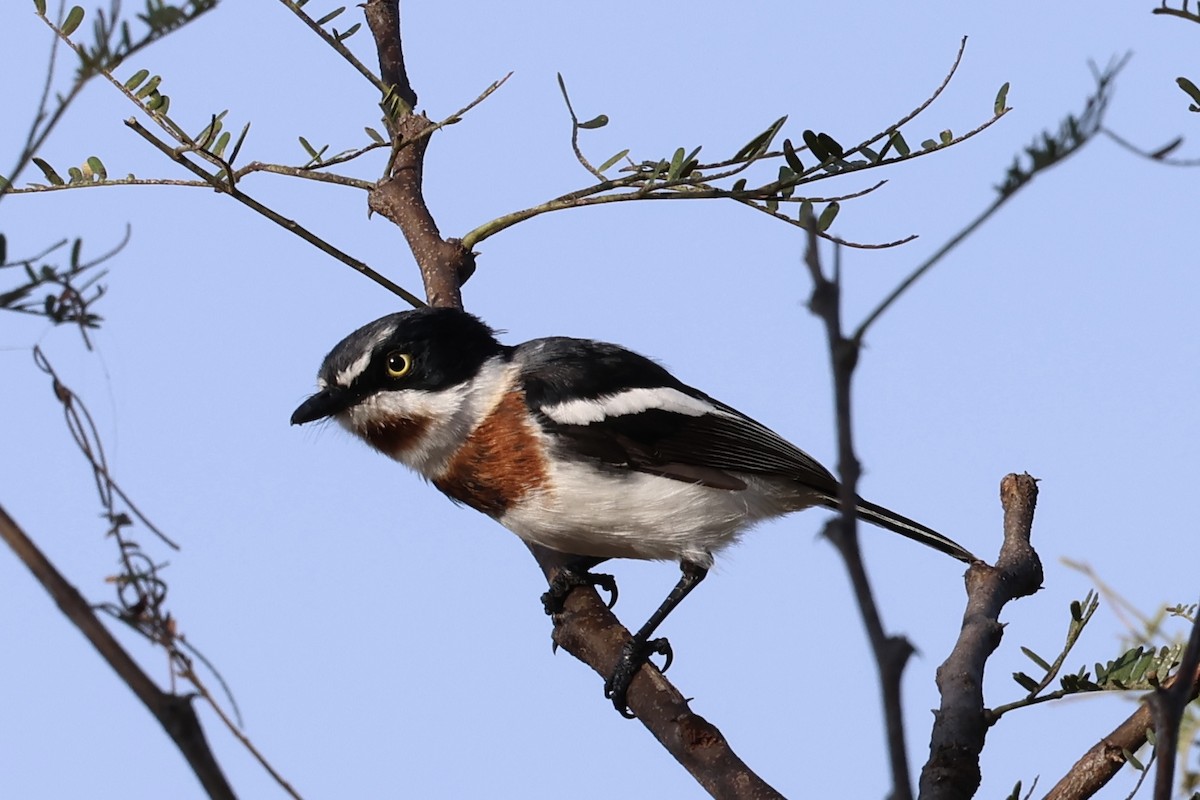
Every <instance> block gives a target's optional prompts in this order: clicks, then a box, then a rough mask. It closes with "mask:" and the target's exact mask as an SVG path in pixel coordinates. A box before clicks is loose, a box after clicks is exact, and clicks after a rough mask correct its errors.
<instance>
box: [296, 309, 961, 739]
mask: <svg viewBox="0 0 1200 800" xmlns="http://www.w3.org/2000/svg"><path fill="white" fill-rule="evenodd" d="M324 419H333V420H336V421H337V422H338V423H340V424H341V425H342V426H343V427H344V428H346V429H347V430H349V431H350V432H351V433H352V434H354V435H355V436H357V437H359V438H360V439H362V440H363V441H365V442H366V443H367V444H368V445H370V446H371V447H372V448H374V449H375V450H378V451H379V452H381V453H382V454H384V455H386V456H389V457H390V458H392V459H394V460H396V461H399V462H401V463H402V464H404V465H405V466H407V467H409V468H411V469H412V470H414V471H415V472H416V473H418V474H419V475H420V476H422V477H423V478H425V479H426V480H428V481H429V482H431V483H432V484H433V485H434V486H435V487H436V488H437V489H439V490H440V491H441V492H442V493H444V494H445V495H447V496H448V497H450V499H452V500H453V501H455V502H456V503H460V504H462V505H466V506H469V507H471V508H473V509H475V510H477V511H480V512H482V513H484V514H486V515H487V516H489V517H491V518H492V519H494V520H496V521H497V522H499V523H500V524H501V525H503V526H504V527H506V528H508V529H509V530H510V531H512V532H513V533H515V534H516V535H517V536H519V537H520V538H521V539H523V540H524V541H525V542H527V543H532V544H537V545H541V546H542V547H546V548H550V549H551V550H555V551H558V552H560V553H562V554H565V555H566V556H568V558H567V559H566V560H565V563H566V567H565V568H564V569H562V570H560V571H559V573H558V575H557V577H555V578H554V579H553V580H552V581H551V584H550V590H549V591H548V592H547V593H546V594H545V595H544V596H543V601H544V603H545V605H546V610H547V613H551V614H553V613H558V612H561V610H562V603H563V601H564V599H565V597H566V595H567V594H568V593H569V592H570V591H571V590H572V589H573V588H574V587H575V586H577V585H584V584H587V585H597V586H600V587H601V588H605V589H607V590H608V591H609V593H610V595H611V599H610V601H609V605H610V607H611V605H612V604H613V603H615V601H616V584H615V582H614V581H613V579H612V577H611V576H608V575H601V574H597V573H593V572H592V569H593V568H594V567H596V566H598V565H599V564H601V563H602V562H604V561H606V560H608V559H614V558H627V559H643V560H661V561H674V562H677V563H678V564H679V566H680V570H681V576H680V578H679V581H678V583H677V584H676V585H675V587H674V588H673V589H672V590H671V592H670V593H669V594H668V596H667V598H666V599H665V600H664V601H663V603H662V604H661V605H660V606H659V607H658V608H657V609H656V610H655V612H654V613H653V614H652V615H651V617H650V619H648V620H647V622H646V624H645V625H643V626H642V627H641V628H640V629H639V630H638V631H637V633H635V634H634V635H633V636H632V638H631V639H630V640H629V641H628V642H627V643H626V644H625V646H624V647H623V649H622V652H621V655H620V657H619V659H618V661H617V664H616V667H615V668H614V670H613V672H612V674H611V675H610V676H609V677H608V679H607V680H606V681H605V695H606V697H607V698H609V699H610V700H611V701H612V702H613V705H614V706H615V707H616V709H617V710H618V711H619V712H620V713H621V714H622V715H624V716H626V717H630V718H632V716H633V714H632V713H631V712H630V711H629V709H628V707H627V693H628V690H629V684H630V682H631V681H632V680H633V677H634V676H635V675H636V673H637V672H638V670H639V669H640V668H641V667H642V665H644V664H645V663H646V661H647V660H648V659H649V658H650V656H651V655H653V654H659V655H662V656H664V659H665V663H664V666H663V667H662V669H664V670H665V669H666V668H667V667H668V666H669V665H670V662H671V660H672V658H673V652H672V650H671V647H670V644H669V642H668V641H667V640H666V639H664V638H658V639H652V638H651V637H652V636H653V635H654V633H655V632H656V630H657V629H658V627H659V626H660V625H661V624H662V622H663V621H664V620H665V619H666V617H667V615H668V614H670V613H671V611H672V610H673V609H674V608H675V607H676V606H678V605H679V603H680V602H681V601H682V600H683V599H684V598H685V597H686V596H687V595H688V593H690V592H691V591H692V590H693V589H694V588H695V587H696V585H698V584H699V583H700V582H701V581H702V580H703V579H704V577H705V575H707V573H708V570H709V569H710V568H711V567H712V565H713V562H714V556H715V555H716V554H717V553H718V552H720V551H721V550H723V549H724V548H726V547H728V546H730V545H732V544H733V543H735V542H736V541H738V540H739V538H740V537H741V536H742V535H743V534H744V533H745V532H746V531H747V530H748V529H749V528H751V527H752V526H753V525H754V524H755V523H757V522H760V521H762V520H766V519H770V518H774V517H779V516H782V515H785V514H788V513H791V512H794V511H800V510H802V509H806V508H810V507H814V506H815V507H824V508H828V509H834V510H836V509H838V508H839V500H838V495H839V491H840V486H839V484H838V481H837V479H836V478H835V477H834V476H833V474H832V473H830V472H829V470H827V469H826V468H825V467H823V466H821V464H820V463H819V462H818V461H817V460H816V459H814V458H813V457H812V456H810V455H808V454H807V453H805V452H804V451H803V450H801V449H799V448H798V447H796V446H795V445H793V444H791V443H790V442H788V441H787V440H786V439H784V438H783V437H781V436H780V435H779V434H777V433H775V432H774V431H772V430H771V429H770V428H768V427H767V426H765V425H763V424H762V423H760V422H757V421H755V420H754V419H752V418H750V417H749V416H747V415H745V414H743V413H742V412H740V411H737V410H736V409H734V408H733V407H732V406H729V405H726V404H725V403H722V402H720V401H718V400H716V399H714V398H713V397H710V396H709V395H707V394H705V393H704V392H702V391H700V390H699V389H696V388H694V387H692V386H689V385H688V384H686V383H684V382H683V381H681V380H679V379H678V378H676V377H675V376H674V375H672V374H671V373H670V372H669V371H668V370H667V369H666V368H665V367H663V366H661V365H660V364H659V363H658V362H656V361H654V360H652V359H650V358H647V357H645V356H642V355H639V354H637V353H635V352H633V351H631V350H628V349H626V348H624V347H621V346H619V345H615V344H609V343H606V342H601V341H595V340H591V339H577V338H569V337H564V336H554V337H548V338H540V339H533V340H531V341H528V342H524V343H523V344H518V345H515V346H513V345H505V344H501V343H500V341H499V340H498V339H497V333H496V331H494V330H493V329H492V328H490V327H489V326H488V325H486V324H485V323H484V322H483V321H481V320H480V319H479V318H477V317H475V316H473V315H472V314H470V313H468V312H466V311H463V310H461V309H457V308H419V309H415V310H411V311H401V312H398V313H393V314H389V315H387V316H385V317H382V318H380V319H377V320H375V321H374V322H371V323H370V324H368V325H365V326H363V327H362V328H359V329H358V330H356V331H355V332H353V333H351V334H350V335H349V336H347V337H346V338H344V339H343V340H342V341H341V342H339V343H338V344H337V345H336V346H335V347H334V348H333V349H332V350H331V351H330V352H329V354H328V355H327V356H326V357H325V359H324V361H323V362H322V364H321V366H320V369H319V371H318V375H317V392H316V393H315V394H312V395H311V396H310V397H308V399H306V400H305V401H304V402H303V403H301V405H300V406H299V407H298V408H297V409H296V410H295V412H294V413H293V414H292V417H291V422H292V424H293V425H303V424H306V423H310V422H315V421H318V420H324ZM856 509H857V513H858V515H859V517H861V518H862V519H864V520H866V521H868V522H871V523H873V524H875V525H877V526H879V527H881V528H884V529H886V530H889V531H892V532H894V533H898V534H900V535H901V536H906V537H908V538H909V539H913V540H915V541H917V542H920V543H922V544H924V545H928V546H929V547H932V548H933V549H935V550H938V551H940V552H942V553H945V554H946V555H949V556H952V557H953V558H956V559H958V560H959V561H963V562H966V563H968V564H969V563H973V562H975V561H976V560H977V559H976V558H975V556H973V555H972V554H971V553H970V552H969V551H968V550H966V549H965V548H963V547H962V546H961V545H959V544H958V543H956V542H954V541H953V540H951V539H949V538H947V537H945V536H943V535H942V534H940V533H938V532H937V531H935V530H933V529H932V528H928V527H926V526H924V525H922V524H920V523H918V522H915V521H913V520H911V519H909V518H907V517H905V516H902V515H900V514H897V513H896V512H894V511H891V510H889V509H887V508H884V507H883V506H879V505H876V504H874V503H870V502H867V501H866V500H863V499H861V498H859V499H858V500H857V501H856Z"/></svg>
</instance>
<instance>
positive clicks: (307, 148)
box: [299, 136, 317, 158]
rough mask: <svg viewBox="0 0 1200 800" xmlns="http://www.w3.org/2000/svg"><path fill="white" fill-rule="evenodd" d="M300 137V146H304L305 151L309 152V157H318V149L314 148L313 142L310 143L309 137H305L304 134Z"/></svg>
mask: <svg viewBox="0 0 1200 800" xmlns="http://www.w3.org/2000/svg"><path fill="white" fill-rule="evenodd" d="M299 138H300V146H301V147H303V148H304V152H306V153H308V157H309V158H316V157H317V151H316V150H314V149H313V146H312V145H311V144H309V143H308V139H305V138H304V137H303V136H301V137H299Z"/></svg>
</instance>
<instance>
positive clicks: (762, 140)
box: [733, 116, 787, 161]
mask: <svg viewBox="0 0 1200 800" xmlns="http://www.w3.org/2000/svg"><path fill="white" fill-rule="evenodd" d="M785 122H787V117H786V116H784V117H780V118H779V119H777V120H775V121H774V122H773V123H771V127H769V128H767V129H766V130H765V131H763V132H762V133H760V134H759V135H758V136H755V137H754V138H753V139H751V140H750V141H748V142H746V144H745V146H743V147H742V149H741V150H738V151H737V154H736V155H734V157H733V160H734V161H745V160H752V159H755V158H758V157H759V156H761V155H762V154H763V153H765V152H766V151H767V148H769V147H770V146H771V142H772V141H774V140H775V136H776V135H777V134H778V133H779V129H780V128H782V127H783V123H785Z"/></svg>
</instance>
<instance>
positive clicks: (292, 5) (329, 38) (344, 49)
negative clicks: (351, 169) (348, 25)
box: [280, 0, 416, 105]
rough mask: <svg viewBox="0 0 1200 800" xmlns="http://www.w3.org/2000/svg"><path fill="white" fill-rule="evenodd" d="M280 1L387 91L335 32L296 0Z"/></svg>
mask: <svg viewBox="0 0 1200 800" xmlns="http://www.w3.org/2000/svg"><path fill="white" fill-rule="evenodd" d="M280 2H281V3H283V4H284V5H285V6H287V8H288V10H289V11H291V12H292V13H293V14H295V15H296V16H297V17H299V18H300V21H301V22H303V23H304V24H305V25H307V26H308V28H309V30H311V31H312V32H313V33H315V34H317V36H320V37H321V39H322V40H323V41H324V42H325V44H327V45H329V46H330V47H332V48H333V49H334V50H336V51H337V54H338V55H340V56H341V57H342V58H344V59H346V61H347V62H348V63H349V64H350V65H351V66H352V67H354V68H355V69H356V70H358V72H359V74H360V75H362V76H363V77H364V78H366V79H367V80H369V81H370V82H371V85H372V86H374V87H375V88H376V89H378V90H379V91H380V93H381V94H382V93H384V92H387V90H388V87H387V85H386V84H385V83H384V82H383V81H381V80H380V79H379V76H378V75H376V74H375V73H374V72H371V70H370V69H369V68H368V67H367V65H366V64H364V63H362V62H361V61H359V60H358V59H357V58H356V57H355V55H354V53H351V52H350V48H348V47H346V45H344V44H342V41H341V39H338V38H337V37H335V36H334V35H333V34H331V33H330V32H329V31H327V30H325V29H324V28H322V27H321V26H320V25H318V24H317V21H316V20H315V19H313V18H312V17H310V16H309V15H308V14H307V13H305V11H304V9H302V8H301V7H300V6H299V5H297V4H296V3H295V2H294V0H280ZM412 105H416V98H415V97H414V98H413V101H412Z"/></svg>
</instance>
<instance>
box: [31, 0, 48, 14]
mask: <svg viewBox="0 0 1200 800" xmlns="http://www.w3.org/2000/svg"><path fill="white" fill-rule="evenodd" d="M33 7H34V8H35V9H37V13H38V16H39V17H44V16H46V0H33Z"/></svg>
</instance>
